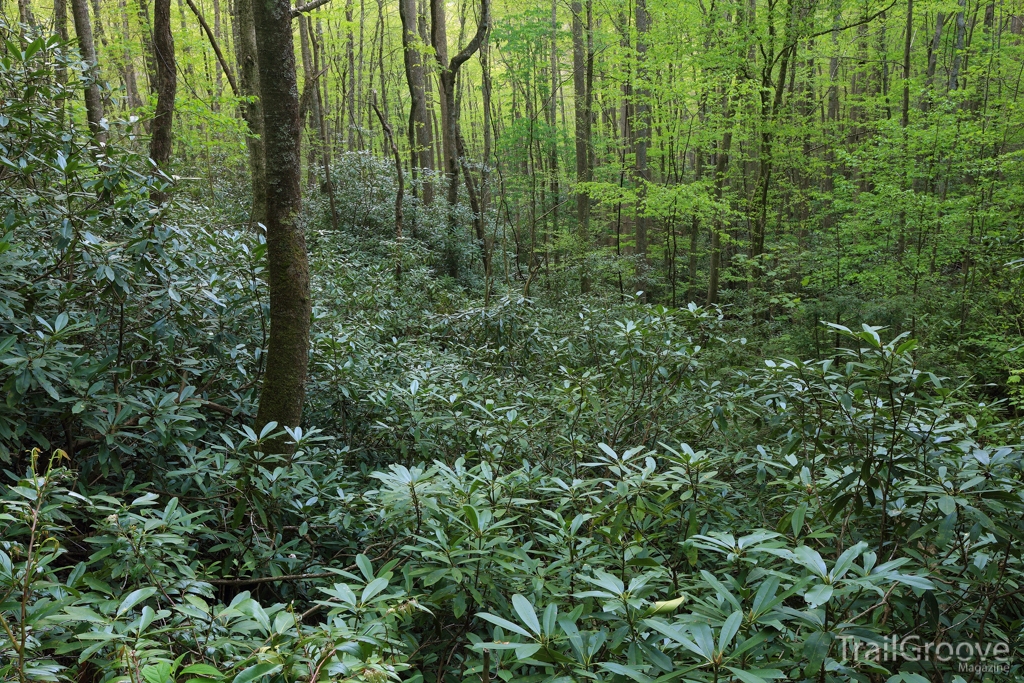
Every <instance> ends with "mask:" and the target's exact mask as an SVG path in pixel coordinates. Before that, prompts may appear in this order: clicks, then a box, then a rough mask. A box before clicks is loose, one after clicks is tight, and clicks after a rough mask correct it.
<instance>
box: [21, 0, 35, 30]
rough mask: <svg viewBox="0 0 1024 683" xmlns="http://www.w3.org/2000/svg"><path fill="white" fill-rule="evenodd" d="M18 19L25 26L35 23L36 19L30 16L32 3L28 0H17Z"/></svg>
mask: <svg viewBox="0 0 1024 683" xmlns="http://www.w3.org/2000/svg"><path fill="white" fill-rule="evenodd" d="M18 21H20V22H21V23H22V24H24V25H25V26H35V25H36V19H35V17H34V16H32V4H31V2H30V0H18Z"/></svg>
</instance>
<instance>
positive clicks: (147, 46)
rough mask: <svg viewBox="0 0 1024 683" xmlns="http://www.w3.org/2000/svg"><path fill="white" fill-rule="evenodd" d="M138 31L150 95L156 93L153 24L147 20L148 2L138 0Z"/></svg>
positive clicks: (146, 0)
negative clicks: (140, 35) (140, 37)
mask: <svg viewBox="0 0 1024 683" xmlns="http://www.w3.org/2000/svg"><path fill="white" fill-rule="evenodd" d="M139 29H140V33H141V34H142V52H143V54H144V55H145V57H146V82H147V83H148V84H149V92H150V94H152V93H155V92H156V54H155V53H154V51H153V24H152V22H151V21H150V20H149V1H148V0H139Z"/></svg>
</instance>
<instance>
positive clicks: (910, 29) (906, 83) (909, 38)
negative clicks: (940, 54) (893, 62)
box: [900, 0, 914, 128]
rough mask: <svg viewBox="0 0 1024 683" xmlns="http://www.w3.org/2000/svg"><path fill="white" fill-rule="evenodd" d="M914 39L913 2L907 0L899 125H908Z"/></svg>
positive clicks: (912, 0) (904, 126)
mask: <svg viewBox="0 0 1024 683" xmlns="http://www.w3.org/2000/svg"><path fill="white" fill-rule="evenodd" d="M913 38H914V0H907V27H906V34H905V35H904V36H903V102H902V105H903V107H902V109H903V111H902V116H900V125H901V126H902V127H903V128H906V127H907V126H908V125H909V124H910V47H911V45H912V44H913Z"/></svg>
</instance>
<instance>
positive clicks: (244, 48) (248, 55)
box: [235, 0, 267, 224]
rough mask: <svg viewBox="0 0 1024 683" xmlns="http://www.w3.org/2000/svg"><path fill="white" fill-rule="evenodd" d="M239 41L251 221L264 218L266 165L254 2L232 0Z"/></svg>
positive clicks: (237, 56)
mask: <svg viewBox="0 0 1024 683" xmlns="http://www.w3.org/2000/svg"><path fill="white" fill-rule="evenodd" d="M235 11H236V22H237V25H238V38H237V39H236V40H235V47H236V49H235V60H236V61H237V62H238V90H239V92H240V94H241V95H242V96H243V97H245V98H246V99H247V100H248V101H247V102H245V103H244V104H242V105H241V108H242V118H243V119H245V123H246V125H247V126H248V128H249V134H248V135H247V136H246V138H245V142H246V146H247V147H248V151H249V175H250V178H251V182H252V210H251V211H250V221H251V222H252V223H254V224H255V223H264V222H265V221H266V219H267V176H266V173H267V170H266V169H267V162H266V156H265V151H264V141H263V104H262V100H261V99H260V80H259V79H260V74H259V55H258V54H257V52H256V26H255V23H254V20H253V0H235Z"/></svg>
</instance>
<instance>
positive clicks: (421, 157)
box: [398, 0, 434, 204]
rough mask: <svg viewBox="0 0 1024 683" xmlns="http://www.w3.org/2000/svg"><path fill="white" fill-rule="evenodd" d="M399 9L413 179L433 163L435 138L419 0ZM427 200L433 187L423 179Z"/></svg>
mask: <svg viewBox="0 0 1024 683" xmlns="http://www.w3.org/2000/svg"><path fill="white" fill-rule="evenodd" d="M398 12H399V15H400V16H401V19H402V52H403V55H404V63H405V80H406V83H407V84H408V85H409V99H410V102H411V104H410V109H409V150H410V162H411V164H410V165H411V167H412V173H413V179H415V178H416V177H417V175H418V170H419V169H430V168H431V167H432V159H431V157H432V155H431V153H430V150H431V147H433V144H434V142H433V140H432V139H431V135H430V120H429V117H428V115H427V96H426V84H425V75H424V65H423V53H422V52H421V51H420V49H419V47H418V45H419V42H420V39H419V35H418V33H417V18H418V15H417V9H416V0H399V2H398ZM422 199H423V203H424V204H430V203H432V202H433V199H434V193H433V187H432V185H431V184H430V183H429V182H426V183H423V189H422Z"/></svg>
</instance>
